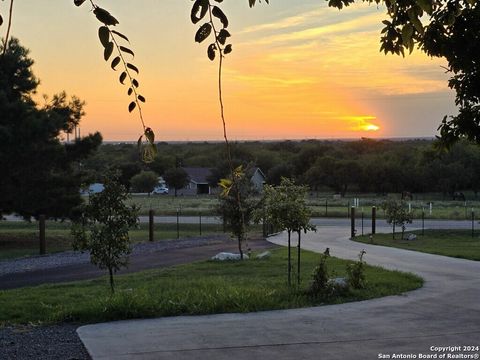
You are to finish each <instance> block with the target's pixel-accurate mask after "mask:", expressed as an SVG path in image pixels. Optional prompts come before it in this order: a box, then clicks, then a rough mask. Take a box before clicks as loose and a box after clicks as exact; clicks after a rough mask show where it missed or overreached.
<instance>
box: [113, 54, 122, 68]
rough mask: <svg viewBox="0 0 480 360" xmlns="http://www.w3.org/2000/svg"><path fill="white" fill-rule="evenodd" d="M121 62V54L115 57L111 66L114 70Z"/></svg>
mask: <svg viewBox="0 0 480 360" xmlns="http://www.w3.org/2000/svg"><path fill="white" fill-rule="evenodd" d="M118 64H120V56H117V57H116V58H115V59H113V60H112V64H111V67H112V69H113V70H115V67H116V66H117V65H118Z"/></svg>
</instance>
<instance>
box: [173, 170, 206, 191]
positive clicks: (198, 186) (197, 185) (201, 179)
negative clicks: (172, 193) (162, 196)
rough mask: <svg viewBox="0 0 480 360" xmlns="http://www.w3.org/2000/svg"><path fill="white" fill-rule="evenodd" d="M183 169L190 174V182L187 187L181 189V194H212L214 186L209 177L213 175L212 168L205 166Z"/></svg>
mask: <svg viewBox="0 0 480 360" xmlns="http://www.w3.org/2000/svg"><path fill="white" fill-rule="evenodd" d="M183 170H185V172H186V173H187V175H188V180H189V183H188V185H187V186H186V187H184V188H183V189H180V190H179V194H181V195H202V194H207V195H210V194H212V188H211V186H210V184H209V183H208V180H207V179H208V177H209V176H210V175H212V170H211V169H209V168H203V167H184V168H183Z"/></svg>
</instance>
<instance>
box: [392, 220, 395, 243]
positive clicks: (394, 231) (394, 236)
mask: <svg viewBox="0 0 480 360" xmlns="http://www.w3.org/2000/svg"><path fill="white" fill-rule="evenodd" d="M392 235H393V240H395V221H394V222H393V234H392Z"/></svg>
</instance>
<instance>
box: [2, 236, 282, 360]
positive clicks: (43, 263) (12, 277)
mask: <svg viewBox="0 0 480 360" xmlns="http://www.w3.org/2000/svg"><path fill="white" fill-rule="evenodd" d="M248 246H249V247H250V248H251V249H252V250H263V249H268V248H272V247H276V245H273V244H271V243H269V242H267V241H265V240H263V239H252V240H249V243H248ZM222 251H229V252H238V248H237V243H236V241H233V240H231V239H230V238H229V237H227V236H225V235H222V236H213V237H212V236H209V237H195V238H188V239H183V240H171V241H159V242H154V243H141V244H136V245H135V246H134V248H133V250H132V254H131V256H130V265H129V267H128V268H127V269H125V270H122V271H119V272H118V274H126V273H131V272H137V271H142V270H147V269H152V268H160V267H167V266H173V265H178V264H184V263H189V262H193V261H200V260H206V259H209V258H210V257H212V256H213V255H215V254H217V253H219V252H222ZM100 276H105V271H100V270H98V269H97V268H96V267H95V266H93V265H91V264H90V259H89V254H88V253H81V252H73V251H69V252H65V253H58V254H50V255H45V256H34V257H30V258H22V259H16V260H9V261H1V262H0V293H1V291H2V290H7V289H13V288H19V287H24V286H35V285H40V284H45V283H57V282H65V281H75V280H83V279H92V278H96V277H100ZM80 325H82V324H57V325H49V326H34V325H26V326H6V327H0V359H2V360H3V359H5V360H7V359H8V360H10V359H12V360H13V359H15V360H24V359H38V360H65V359H67V360H74V359H76V360H87V359H90V356H89V355H88V353H87V351H86V350H85V347H84V346H83V344H82V342H81V341H80V339H79V337H78V335H77V333H76V329H77V327H78V326H80Z"/></svg>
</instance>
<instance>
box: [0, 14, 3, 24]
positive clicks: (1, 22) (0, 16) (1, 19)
mask: <svg viewBox="0 0 480 360" xmlns="http://www.w3.org/2000/svg"><path fill="white" fill-rule="evenodd" d="M2 24H3V18H2V15H0V26H2Z"/></svg>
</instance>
